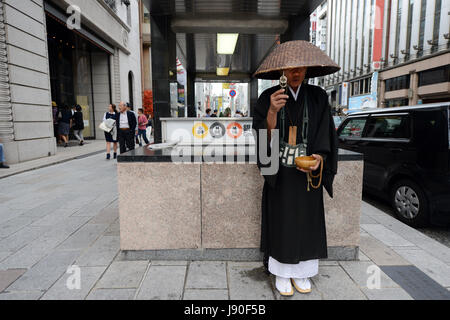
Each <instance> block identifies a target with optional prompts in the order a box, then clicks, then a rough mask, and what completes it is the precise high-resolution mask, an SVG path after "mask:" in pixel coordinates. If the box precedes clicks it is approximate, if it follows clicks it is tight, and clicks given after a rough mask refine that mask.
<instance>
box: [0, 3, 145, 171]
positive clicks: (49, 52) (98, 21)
mask: <svg viewBox="0 0 450 320" xmlns="http://www.w3.org/2000/svg"><path fill="white" fill-rule="evenodd" d="M139 12H140V5H139V1H138V0H90V1H86V0H21V1H17V0H1V1H0V20H1V21H0V139H1V140H2V142H3V143H4V145H5V155H6V160H7V162H8V163H18V162H23V161H27V160H32V159H37V158H41V157H47V156H51V155H54V154H55V153H56V152H57V148H56V139H55V135H54V128H53V115H52V101H54V102H55V103H56V104H58V105H59V106H63V105H68V106H73V105H75V104H79V105H81V106H82V108H83V113H84V120H85V126H86V129H85V132H84V135H85V137H87V138H92V139H103V138H104V135H103V132H101V131H100V130H99V129H98V125H99V123H100V122H101V120H102V118H103V114H104V112H105V111H106V110H107V107H108V104H110V103H115V104H117V103H119V101H121V100H124V101H128V102H130V103H131V104H132V105H133V106H134V108H135V109H137V108H139V107H141V105H142V98H141V97H142V93H141V42H140V25H139V22H140V19H139Z"/></svg>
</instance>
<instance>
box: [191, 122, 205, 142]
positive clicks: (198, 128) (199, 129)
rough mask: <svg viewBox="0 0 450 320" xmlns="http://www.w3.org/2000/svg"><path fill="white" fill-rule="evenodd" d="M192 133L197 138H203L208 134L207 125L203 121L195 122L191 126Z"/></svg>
mask: <svg viewBox="0 0 450 320" xmlns="http://www.w3.org/2000/svg"><path fill="white" fill-rule="evenodd" d="M192 134H193V135H194V137H196V138H198V139H203V138H204V137H206V135H207V134H208V126H207V125H206V124H204V123H203V122H199V123H196V124H195V125H194V127H193V128H192Z"/></svg>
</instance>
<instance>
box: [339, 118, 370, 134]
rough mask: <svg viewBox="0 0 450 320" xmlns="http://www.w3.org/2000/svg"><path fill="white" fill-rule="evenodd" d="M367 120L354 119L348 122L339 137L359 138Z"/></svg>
mask: <svg viewBox="0 0 450 320" xmlns="http://www.w3.org/2000/svg"><path fill="white" fill-rule="evenodd" d="M366 121H367V118H354V119H349V121H348V122H347V123H346V124H345V126H344V127H343V128H342V130H341V132H340V134H339V137H356V138H360V137H361V136H362V132H363V130H364V126H365V125H366Z"/></svg>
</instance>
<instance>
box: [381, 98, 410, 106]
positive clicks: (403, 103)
mask: <svg viewBox="0 0 450 320" xmlns="http://www.w3.org/2000/svg"><path fill="white" fill-rule="evenodd" d="M385 103H386V107H387V108H395V107H404V106H407V105H409V101H408V99H407V98H399V99H389V100H386V101H385Z"/></svg>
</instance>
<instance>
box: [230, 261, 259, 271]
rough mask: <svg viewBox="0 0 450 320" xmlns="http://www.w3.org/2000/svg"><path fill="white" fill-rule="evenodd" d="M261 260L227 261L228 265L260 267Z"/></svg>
mask: <svg viewBox="0 0 450 320" xmlns="http://www.w3.org/2000/svg"><path fill="white" fill-rule="evenodd" d="M263 266H264V265H263V263H262V262H256V261H228V267H247V268H252V269H254V268H262V267H263Z"/></svg>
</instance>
